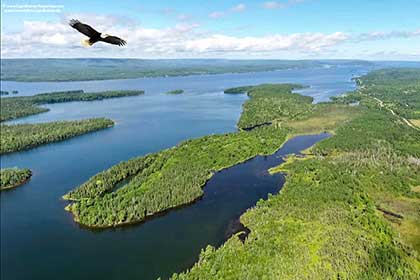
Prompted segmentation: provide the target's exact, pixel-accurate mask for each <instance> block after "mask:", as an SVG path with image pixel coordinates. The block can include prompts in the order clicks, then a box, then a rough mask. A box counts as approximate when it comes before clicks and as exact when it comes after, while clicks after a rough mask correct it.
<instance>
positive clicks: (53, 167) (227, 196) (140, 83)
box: [0, 65, 373, 279]
mask: <svg viewBox="0 0 420 280" xmlns="http://www.w3.org/2000/svg"><path fill="white" fill-rule="evenodd" d="M370 68H373V66H372V67H369V68H367V67H362V66H354V65H353V66H342V67H337V68H318V69H300V70H283V71H273V72H259V73H243V74H220V75H202V76H186V77H167V78H141V79H130V80H105V81H86V82H49V83H20V82H5V81H3V82H2V83H1V87H2V90H10V91H11V90H18V91H19V95H18V96H21V95H33V94H36V93H41V92H50V91H65V90H77V89H83V90H85V91H102V90H113V89H115V90H117V89H144V90H145V91H146V94H145V95H144V96H137V97H127V98H120V99H108V100H103V101H94V102H72V103H62V104H52V105H47V107H48V108H50V109H51V110H50V111H49V112H47V113H43V114H39V115H34V116H30V117H26V118H22V119H19V120H15V121H13V122H14V123H33V122H46V121H54V120H70V119H83V118H90V117H107V118H111V119H113V120H115V121H116V125H115V127H112V128H110V129H106V130H102V131H98V132H94V133H90V134H87V135H83V136H80V137H76V138H73V139H70V140H66V141H63V142H59V143H54V144H49V145H44V146H41V147H39V148H36V149H32V150H29V151H23V152H19V153H14V154H8V155H3V156H1V166H2V168H4V167H14V166H17V167H27V168H30V169H31V170H32V171H33V177H32V179H31V181H30V182H29V183H27V184H25V185H23V186H20V187H18V188H16V189H13V190H10V191H3V192H1V206H0V207H1V278H2V279H50V278H60V279H79V278H89V279H121V278H124V279H155V278H156V277H157V276H158V275H162V276H165V277H166V276H168V275H170V274H171V273H172V272H177V271H179V270H183V269H185V268H188V267H189V266H191V265H192V264H193V263H194V262H195V261H196V260H197V258H198V254H199V251H200V249H201V248H203V247H205V246H206V244H212V245H215V246H218V245H220V244H221V243H222V242H223V240H224V239H225V238H226V236H225V232H226V231H227V230H228V228H229V223H230V222H231V221H233V220H234V219H237V218H238V217H239V215H240V214H241V213H242V212H243V211H244V209H247V208H248V207H250V206H252V205H254V204H255V201H257V200H258V199H259V198H265V197H266V196H267V194H268V193H269V192H277V191H278V190H279V188H280V187H281V185H282V182H283V177H282V175H275V176H269V175H268V174H266V173H265V171H264V170H266V168H268V167H271V163H279V162H281V161H280V159H278V157H279V156H280V155H284V154H287V153H290V152H297V151H300V150H301V148H302V147H306V146H307V145H309V144H312V143H314V142H313V141H312V140H314V139H315V140H319V139H322V137H324V136H325V135H324V136H322V137H321V136H318V137H321V138H319V139H318V138H317V137H315V136H313V137H315V138H311V137H309V138H302V139H303V140H302V139H301V140H299V139H300V138H299V139H298V140H295V141H292V142H290V143H289V144H288V145H287V146H285V147H284V148H282V149H281V150H280V151H279V152H278V153H276V154H275V155H273V156H270V157H257V158H255V159H253V160H251V161H249V162H247V163H245V164H242V165H238V166H235V167H232V168H230V169H226V170H224V171H221V172H220V173H217V174H216V175H215V176H214V177H213V178H212V179H211V180H210V181H209V182H208V185H207V186H206V188H205V196H204V197H203V199H202V200H200V201H199V202H197V203H196V204H193V205H190V206H187V207H185V208H181V209H178V210H174V211H170V212H169V213H168V214H166V215H164V216H161V217H158V218H155V219H152V220H149V221H147V222H146V223H143V224H138V225H134V226H129V227H125V228H117V229H109V230H102V231H92V230H88V229H85V228H80V227H79V226H78V225H77V224H75V223H74V222H73V220H72V216H71V215H70V214H69V213H68V212H66V211H64V207H65V206H66V204H67V203H66V202H65V201H63V200H62V199H61V196H62V195H63V194H65V193H67V192H68V191H69V190H71V189H73V188H75V187H76V186H78V185H79V184H81V183H83V182H84V181H86V180H87V179H88V178H89V177H91V176H93V175H95V174H96V173H98V172H100V171H102V170H104V169H106V168H108V167H110V166H112V165H114V164H116V163H118V162H120V161H124V160H127V159H129V158H132V157H135V156H139V155H144V154H146V153H150V152H156V151H159V150H161V149H164V148H168V147H171V146H174V145H176V144H177V143H179V142H180V141H182V140H186V139H189V138H195V137H200V136H204V135H209V134H218V133H226V132H233V131H235V130H236V122H237V120H238V119H239V116H240V113H241V105H242V104H243V102H244V101H245V100H246V99H247V97H246V95H241V94H239V95H226V94H223V89H225V88H229V87H235V86H243V85H256V84H262V83H285V82H288V83H301V84H304V85H307V86H309V88H306V89H303V90H301V91H300V92H301V93H302V94H305V95H309V96H313V97H314V99H315V102H320V101H327V100H328V98H329V97H330V96H334V95H337V94H340V93H343V92H346V91H350V90H353V89H354V88H355V85H354V83H353V82H352V81H351V78H352V77H353V76H357V75H361V74H364V73H366V72H368V71H369V70H370ZM174 89H183V90H184V91H185V93H184V94H181V95H168V94H165V92H167V91H169V90H174ZM305 139H306V140H305ZM308 139H309V140H308ZM315 140H314V141H315ZM302 141H303V142H302ZM308 141H309V142H308ZM302 143H303V144H302ZM272 160H274V161H275V162H271V161H272ZM264 162H266V163H267V164H264ZM238 198H239V199H238ZM229 201H232V203H229ZM206 203H207V204H208V205H207V204H206ZM220 205H224V207H217V206H220ZM226 205H227V206H226ZM214 207H216V208H214ZM196 208H197V209H202V210H200V211H194V209H195V210H196ZM214 209H217V210H218V211H214ZM219 212H221V213H219Z"/></svg>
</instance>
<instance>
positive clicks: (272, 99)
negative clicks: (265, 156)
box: [225, 84, 314, 129]
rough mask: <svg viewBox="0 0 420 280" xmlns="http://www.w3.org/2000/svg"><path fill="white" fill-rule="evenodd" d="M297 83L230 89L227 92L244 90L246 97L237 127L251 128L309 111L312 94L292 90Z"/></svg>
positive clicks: (296, 116) (232, 92)
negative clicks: (304, 94) (306, 94)
mask: <svg viewBox="0 0 420 280" xmlns="http://www.w3.org/2000/svg"><path fill="white" fill-rule="evenodd" d="M300 88H303V86H301V85H295V84H282V85H271V84H265V85H259V86H245V87H238V88H230V89H227V90H225V93H227V94H237V93H247V94H248V96H249V97H250V99H249V100H247V101H246V102H245V104H244V105H243V112H242V115H241V117H240V119H239V121H238V127H239V128H240V129H252V128H253V127H257V126H260V125H264V124H272V123H273V122H280V121H282V120H298V119H303V118H305V117H306V116H308V115H309V114H311V112H312V110H313V108H314V105H313V104H312V101H313V99H312V97H308V96H303V95H300V94H297V93H292V90H294V89H300Z"/></svg>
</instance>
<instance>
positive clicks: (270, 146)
mask: <svg viewBox="0 0 420 280" xmlns="http://www.w3.org/2000/svg"><path fill="white" fill-rule="evenodd" d="M285 139H286V131H285V130H283V129H277V128H275V127H263V128H259V129H255V130H253V131H252V132H239V133H230V134H224V135H213V136H205V137H202V138H198V139H194V140H188V141H185V142H183V143H181V144H179V145H178V146H176V147H173V148H171V149H167V150H164V151H161V152H158V153H156V154H149V155H146V156H144V157H139V158H135V159H132V160H129V161H127V162H122V163H120V164H117V165H115V166H113V167H111V168H110V169H108V170H105V171H104V172H101V173H99V174H97V175H95V176H94V177H92V178H91V179H89V180H88V181H87V182H86V183H84V184H82V185H81V186H80V187H78V188H77V189H75V190H73V191H71V192H69V193H68V194H66V195H65V196H64V198H65V199H67V200H72V201H74V202H73V203H71V204H70V205H69V206H68V207H67V210H69V211H71V212H72V213H73V215H74V219H75V220H76V221H77V222H79V223H81V224H84V225H87V226H91V227H110V226H116V225H121V224H127V223H133V222H139V221H142V220H144V219H145V218H146V217H147V216H151V215H154V214H156V213H159V212H162V211H164V210H167V209H170V208H173V207H177V206H180V205H183V204H187V203H190V202H192V201H194V200H196V199H197V198H199V197H200V196H201V195H202V194H203V190H202V187H203V186H204V184H205V183H206V181H207V180H208V179H209V178H210V177H211V176H212V175H213V174H214V172H217V171H218V170H221V169H223V168H226V167H229V166H233V165H235V164H238V163H240V162H243V161H245V160H247V159H250V158H252V157H254V156H256V155H258V154H271V153H273V152H275V151H276V150H277V149H278V148H279V147H280V146H281V145H282V143H283V142H284V141H285ZM121 182H123V183H124V185H123V186H122V187H119V188H118V189H117V190H115V191H113V189H115V188H116V187H117V186H118V185H119V184H120V183H121Z"/></svg>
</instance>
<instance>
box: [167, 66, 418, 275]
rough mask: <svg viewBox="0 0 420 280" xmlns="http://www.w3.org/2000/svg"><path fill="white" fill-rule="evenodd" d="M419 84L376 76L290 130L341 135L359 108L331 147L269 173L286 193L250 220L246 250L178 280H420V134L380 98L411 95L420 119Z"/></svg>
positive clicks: (238, 248) (235, 242)
mask: <svg viewBox="0 0 420 280" xmlns="http://www.w3.org/2000/svg"><path fill="white" fill-rule="evenodd" d="M407 72H409V73H412V74H413V75H411V77H410V78H407V76H406V75H405V74H404V73H407ZM419 82H420V70H418V69H417V70H414V69H401V70H395V69H391V70H380V71H375V72H372V73H370V74H368V75H366V76H364V77H361V78H360V79H359V85H361V86H360V87H359V89H358V90H356V91H355V92H353V93H348V94H346V95H345V96H343V97H340V98H335V99H334V101H333V103H330V104H317V105H314V106H315V107H316V108H315V109H314V111H313V112H314V113H313V114H312V115H310V116H308V118H307V119H304V120H295V121H291V122H282V124H283V125H285V126H289V127H290V128H291V129H295V128H297V129H298V131H301V132H304V131H305V128H304V127H303V125H304V124H305V122H307V123H308V124H309V126H311V129H310V130H311V131H315V130H316V129H315V128H316V126H317V125H319V128H321V127H325V126H331V125H333V126H334V122H333V121H332V118H331V112H333V113H334V112H342V110H343V108H345V107H343V105H340V104H349V103H353V102H354V101H356V100H357V101H358V102H359V103H358V105H357V106H348V105H344V106H347V107H349V110H351V112H352V113H351V114H347V115H348V116H349V117H348V118H347V119H346V120H342V121H340V122H338V123H335V126H336V128H335V129H334V136H333V137H331V138H329V139H326V140H324V141H321V142H320V143H318V144H317V145H315V146H314V147H313V148H312V149H310V150H309V151H307V156H306V157H305V158H303V159H302V158H298V157H290V158H288V160H287V161H286V162H285V163H284V164H282V165H280V166H278V167H275V168H273V169H271V170H270V172H271V173H275V172H286V173H287V180H286V184H285V185H284V187H283V188H282V190H281V192H280V193H279V194H277V195H274V196H270V197H269V199H268V200H266V201H262V200H261V201H260V202H258V203H257V206H256V207H254V208H252V209H250V210H248V211H247V212H246V213H245V214H244V215H242V217H241V222H242V223H243V224H244V225H245V226H246V227H247V228H248V229H250V234H249V235H248V237H247V239H246V241H245V242H244V243H242V242H241V241H240V240H239V238H238V237H236V236H234V237H232V238H230V239H229V240H228V241H227V242H225V244H224V245H223V246H221V247H220V248H218V249H216V248H214V247H211V246H208V247H207V248H205V249H203V250H202V252H201V255H200V259H199V261H198V262H197V263H196V264H195V265H194V267H193V268H191V269H190V270H189V271H187V272H184V273H181V274H174V275H173V277H172V279H176V280H180V279H183V280H184V279H302V278H303V279H418V278H419V271H420V258H419V253H420V215H419V213H420V189H419V187H420V164H419V157H420V133H419V132H418V130H416V129H415V128H413V127H411V126H409V125H408V124H407V123H406V122H404V121H403V119H402V116H400V115H398V114H393V113H392V112H390V111H389V110H387V109H386V108H384V107H383V106H381V105H380V104H379V103H378V102H376V100H375V97H378V96H380V97H381V98H383V99H385V100H387V102H388V103H389V104H399V103H400V102H401V99H405V98H406V95H404V94H403V93H404V92H409V93H410V94H409V95H410V100H411V102H412V104H413V106H412V107H411V108H412V109H411V110H416V109H415V108H417V106H418V105H419V104H420V91H419V90H418V87H417V85H418V83H419ZM387 85H389V87H390V89H389V90H386V91H383V90H382V89H384V88H387ZM416 88H417V90H416V91H415V92H412V91H413V90H414V89H416ZM391 89H392V90H391ZM387 93H389V94H388V95H387ZM399 93H401V94H399ZM251 102H252V99H251ZM404 102H405V101H404ZM337 110H338V111H337ZM321 111H325V112H326V113H325V114H320V112H321ZM413 113H414V112H404V113H402V114H403V116H407V114H408V115H410V116H411V115H412V114H413ZM340 116H341V114H340V115H339V116H337V117H340Z"/></svg>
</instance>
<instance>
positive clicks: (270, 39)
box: [1, 0, 420, 61]
mask: <svg viewBox="0 0 420 280" xmlns="http://www.w3.org/2000/svg"><path fill="white" fill-rule="evenodd" d="M1 4H2V7H1V56H2V58H45V57H60V58H61V57H62V58H75V57H113V58H142V59H158V58H230V59H368V60H415V61H420V0H364V1H362V0H352V1H350V0H341V1H337V0H282V1H257V0H253V1H232V0H224V1H217V0H213V1H197V0H193V1H189V0H171V1H169V0H168V1H163V0H154V1H134V0H125V1H121V0H120V1H104V0H100V1H97V0H89V1H87V0H83V1H80V0H71V1H70V0H69V1H57V0H53V1H51V0H50V1H44V0H37V1H33V0H26V1H21V0H18V1H17V0H4V1H3V0H2V2H1ZM72 18H75V19H78V20H80V21H82V22H83V23H87V24H89V25H91V26H92V27H94V28H95V29H97V30H98V31H99V32H103V33H107V34H112V35H115V36H118V37H121V38H123V39H125V40H126V41H127V45H126V46H125V47H118V46H113V45H108V44H104V43H97V44H95V45H93V46H92V47H89V48H87V47H84V46H83V45H82V44H81V41H82V40H84V39H87V38H86V37H85V36H84V35H83V34H80V33H78V32H77V31H76V30H74V29H72V28H71V27H70V26H69V25H68V21H69V20H70V19H72Z"/></svg>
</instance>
